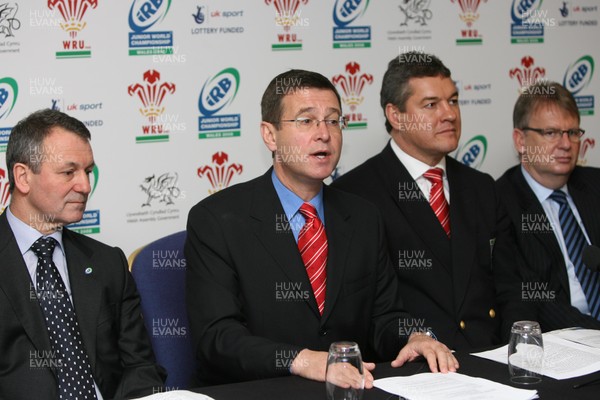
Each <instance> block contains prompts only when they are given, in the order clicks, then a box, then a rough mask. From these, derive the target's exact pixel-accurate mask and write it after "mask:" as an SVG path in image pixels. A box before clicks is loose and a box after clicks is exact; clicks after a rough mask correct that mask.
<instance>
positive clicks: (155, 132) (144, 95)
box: [127, 69, 175, 143]
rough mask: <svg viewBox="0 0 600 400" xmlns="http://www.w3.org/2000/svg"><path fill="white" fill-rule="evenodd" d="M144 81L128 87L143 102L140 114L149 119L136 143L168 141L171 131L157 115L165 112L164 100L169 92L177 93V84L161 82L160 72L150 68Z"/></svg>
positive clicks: (144, 76) (128, 90) (145, 74)
mask: <svg viewBox="0 0 600 400" xmlns="http://www.w3.org/2000/svg"><path fill="white" fill-rule="evenodd" d="M143 79H144V82H142V83H134V84H132V85H129V86H128V87H127V93H128V94H129V95H130V96H137V97H138V99H139V100H140V101H141V103H142V107H141V108H140V109H139V111H140V114H142V115H143V116H144V117H146V118H147V119H148V124H143V125H142V132H141V133H142V134H141V135H139V136H136V138H135V142H136V143H150V142H168V141H169V132H168V130H167V129H166V128H165V126H164V124H162V123H159V122H158V121H157V117H158V116H160V115H162V114H163V113H164V112H165V107H164V106H163V104H162V103H163V101H164V99H165V97H166V96H167V94H173V93H175V84H174V83H171V82H161V78H160V73H159V72H158V71H156V70H153V69H150V70H148V71H146V72H144V74H143Z"/></svg>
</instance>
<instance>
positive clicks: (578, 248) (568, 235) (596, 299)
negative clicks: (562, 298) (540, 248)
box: [549, 190, 600, 319]
mask: <svg viewBox="0 0 600 400" xmlns="http://www.w3.org/2000/svg"><path fill="white" fill-rule="evenodd" d="M549 198H550V199H552V200H554V201H555V202H556V203H558V205H559V206H560V209H559V211H558V217H559V219H560V229H561V230H562V233H563V237H564V239H565V244H566V245H567V252H568V253H569V259H571V262H572V263H573V265H574V266H575V274H576V275H577V279H579V283H580V284H581V288H582V289H583V293H585V298H586V299H587V302H588V308H589V310H590V313H591V314H592V316H593V317H594V318H596V319H600V318H599V317H600V277H599V276H600V273H598V271H594V272H592V271H591V270H589V269H588V268H586V267H585V265H584V264H583V256H582V254H583V249H584V248H585V246H586V245H587V242H586V240H585V236H584V235H583V232H582V231H581V228H580V227H579V223H577V220H576V219H575V216H574V215H573V212H572V211H571V207H569V203H568V202H567V196H566V194H565V193H564V192H562V191H560V190H555V191H554V192H553V193H552V194H551V195H550V196H549Z"/></svg>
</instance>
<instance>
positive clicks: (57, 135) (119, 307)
mask: <svg viewBox="0 0 600 400" xmlns="http://www.w3.org/2000/svg"><path fill="white" fill-rule="evenodd" d="M89 140H90V133H89V131H88V129H87V128H86V127H85V125H84V124H83V123H81V122H80V121H78V120H76V119H75V118H72V117H70V116H68V115H66V114H63V113H61V112H59V111H54V110H41V111H38V112H35V113H33V114H31V115H30V116H28V117H27V118H25V119H23V120H22V121H20V122H19V123H18V124H17V125H16V126H15V127H14V128H13V130H12V132H11V135H10V139H9V142H8V147H7V152H6V160H7V165H8V174H9V184H10V190H11V194H12V198H11V202H10V205H9V206H8V207H7V208H6V210H4V213H3V214H2V215H0V238H2V240H1V241H0V276H2V279H0V319H1V320H2V324H1V328H0V354H2V357H0V398H2V399H11V400H25V399H58V398H59V391H60V390H59V385H60V384H59V380H60V379H59V376H61V372H60V369H61V368H66V367H67V361H65V360H67V359H68V354H66V353H65V352H63V348H60V349H57V348H56V347H59V346H54V345H53V344H52V341H51V339H50V335H49V329H48V328H47V327H46V325H47V322H46V319H45V317H44V313H43V311H42V307H41V304H40V301H41V300H38V296H39V295H40V293H45V294H50V293H49V292H48V290H45V291H44V290H42V291H40V290H41V289H39V286H36V280H38V279H40V277H39V275H37V276H36V268H37V263H38V261H37V256H36V253H34V251H33V250H32V248H31V246H32V244H33V243H34V242H35V241H37V239H39V238H40V237H51V238H53V239H54V240H55V241H56V242H57V243H58V244H57V245H56V247H55V249H54V252H53V264H54V265H55V266H56V269H57V270H58V272H59V274H60V277H61V279H62V281H63V282H64V285H65V288H66V293H65V292H64V291H62V290H61V289H58V287H59V286H52V287H53V288H54V289H52V292H53V293H55V296H56V297H57V298H59V297H60V298H62V297H64V296H66V297H67V301H70V302H71V303H72V305H73V308H74V310H75V315H76V320H77V324H78V327H79V331H80V337H81V341H82V342H83V347H84V353H85V354H86V355H87V359H88V362H89V365H90V367H91V375H92V378H93V382H94V385H93V386H94V387H93V390H90V395H89V396H87V395H85V396H84V395H80V396H78V397H77V398H78V399H92V398H98V399H101V398H104V399H112V398H118V399H124V398H133V397H139V396H142V395H147V394H152V393H153V392H158V391H160V390H161V388H162V386H163V380H164V376H165V375H164V371H163V369H162V368H161V367H159V366H157V365H156V364H155V361H154V355H153V352H152V348H151V345H150V342H149V339H148V337H147V334H146V332H145V328H144V324H143V321H142V317H141V313H140V299H139V296H138V294H137V291H136V288H135V284H134V282H133V279H132V277H131V275H130V273H129V271H128V268H127V261H126V259H125V256H124V254H123V252H122V251H121V250H120V249H118V248H115V247H109V246H107V245H105V244H102V243H100V242H98V241H96V240H94V239H91V238H88V237H86V236H83V235H80V234H78V233H75V232H72V231H70V230H69V229H67V228H66V227H65V225H68V224H70V223H74V222H77V221H79V220H81V218H82V215H83V211H84V210H85V205H86V201H87V198H88V195H89V193H90V182H89V174H90V173H91V172H92V169H93V167H94V158H93V155H92V149H91V147H90V144H89ZM38 274H39V271H38ZM48 288H50V286H48V287H47V289H48ZM59 335H62V334H59ZM69 351H70V350H69ZM79 384H80V382H77V385H79ZM90 389H91V388H90ZM94 391H95V397H94V393H93V392H94Z"/></svg>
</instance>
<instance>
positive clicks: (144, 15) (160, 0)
mask: <svg viewBox="0 0 600 400" xmlns="http://www.w3.org/2000/svg"><path fill="white" fill-rule="evenodd" d="M170 8H171V0H134V1H133V3H132V4H131V8H130V9H129V29H131V32H129V38H128V40H129V55H130V56H148V55H155V54H162V55H164V54H173V31H154V30H151V29H152V28H153V27H156V26H158V25H160V24H161V22H162V21H163V20H164V19H165V17H166V16H167V14H168V12H169V9H170Z"/></svg>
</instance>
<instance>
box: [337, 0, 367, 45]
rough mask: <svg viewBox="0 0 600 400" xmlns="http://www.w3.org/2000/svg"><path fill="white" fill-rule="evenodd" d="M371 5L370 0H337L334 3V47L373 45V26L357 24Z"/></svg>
mask: <svg viewBox="0 0 600 400" xmlns="http://www.w3.org/2000/svg"><path fill="white" fill-rule="evenodd" d="M368 6H369V0H353V1H349V0H336V1H335V4H334V5H333V23H334V24H335V26H334V27H333V48H334V49H355V48H367V47H371V27H370V26H355V25H354V22H355V21H356V20H357V19H360V18H361V17H362V16H363V15H364V14H365V12H366V11H367V7H368Z"/></svg>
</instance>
